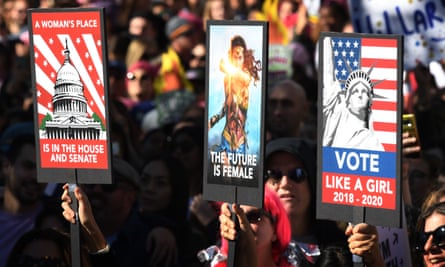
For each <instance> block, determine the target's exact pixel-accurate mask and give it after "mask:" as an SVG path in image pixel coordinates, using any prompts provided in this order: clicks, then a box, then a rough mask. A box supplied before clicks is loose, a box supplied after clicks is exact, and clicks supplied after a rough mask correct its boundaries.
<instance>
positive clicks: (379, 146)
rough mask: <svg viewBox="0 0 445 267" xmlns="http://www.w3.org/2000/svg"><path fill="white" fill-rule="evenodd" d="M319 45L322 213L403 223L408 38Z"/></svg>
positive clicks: (330, 37)
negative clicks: (405, 50) (401, 175)
mask: <svg viewBox="0 0 445 267" xmlns="http://www.w3.org/2000/svg"><path fill="white" fill-rule="evenodd" d="M319 42H320V43H319V45H320V74H319V75H320V76H319V81H322V82H320V86H319V101H320V103H321V105H320V108H319V121H320V122H321V123H320V126H319V127H320V128H319V138H318V141H319V142H318V166H320V168H319V170H318V192H319V194H318V195H317V217H319V218H328V219H334V220H341V221H350V222H353V223H359V222H367V223H370V224H374V225H381V226H395V227H400V224H401V221H400V219H401V216H400V204H401V194H400V183H399V182H398V181H399V166H400V164H399V163H400V149H399V147H400V142H399V140H400V138H399V137H400V134H401V132H400V128H401V127H398V125H400V123H401V122H400V121H401V101H400V100H401V88H402V87H401V86H400V85H401V82H402V79H401V77H402V60H401V55H402V49H401V45H402V38H401V36H396V35H370V34H368V35H364V34H346V33H344V34H336V33H323V34H322V35H321V37H320V41H319ZM351 207H352V208H351Z"/></svg>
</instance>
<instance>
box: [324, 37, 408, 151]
mask: <svg viewBox="0 0 445 267" xmlns="http://www.w3.org/2000/svg"><path fill="white" fill-rule="evenodd" d="M397 42H398V40H397V39H383V38H357V37H333V38H332V53H333V60H334V62H333V64H334V72H335V77H336V79H337V80H339V81H346V79H347V78H348V75H349V73H350V72H352V71H354V70H363V71H366V72H368V71H369V70H370V69H371V68H372V70H371V72H370V73H369V76H370V78H371V81H372V82H373V83H375V87H374V98H373V101H372V114H373V121H374V122H373V127H374V131H375V134H376V135H377V137H378V139H379V140H380V142H382V144H383V146H384V149H385V151H387V152H395V151H396V141H397V67H398V64H399V62H398V52H397V48H398V43H397ZM341 84H342V86H344V84H343V83H341Z"/></svg>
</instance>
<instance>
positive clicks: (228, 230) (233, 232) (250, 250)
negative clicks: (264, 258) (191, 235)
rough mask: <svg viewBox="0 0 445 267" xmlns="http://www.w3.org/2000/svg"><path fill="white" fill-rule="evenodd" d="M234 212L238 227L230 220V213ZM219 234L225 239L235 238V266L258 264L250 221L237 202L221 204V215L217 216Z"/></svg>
mask: <svg viewBox="0 0 445 267" xmlns="http://www.w3.org/2000/svg"><path fill="white" fill-rule="evenodd" d="M229 205H231V206H230V207H231V209H232V211H233V212H234V213H235V214H236V216H237V219H238V222H239V228H238V229H237V227H236V223H235V222H234V221H233V220H232V218H231V215H232V213H231V212H230V210H229ZM219 221H220V229H221V236H222V237H223V238H225V239H227V240H236V242H237V245H236V257H235V260H236V263H235V266H258V259H257V258H258V256H257V253H256V244H255V237H254V235H253V232H252V228H250V223H249V221H248V220H247V218H246V215H245V214H244V211H243V210H242V209H241V208H240V206H239V205H237V204H228V203H224V204H222V206H221V215H220V216H219Z"/></svg>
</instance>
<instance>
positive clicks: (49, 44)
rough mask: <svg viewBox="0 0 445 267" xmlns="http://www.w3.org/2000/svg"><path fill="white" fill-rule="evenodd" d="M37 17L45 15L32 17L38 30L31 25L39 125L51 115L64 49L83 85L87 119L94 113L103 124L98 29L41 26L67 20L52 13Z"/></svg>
mask: <svg viewBox="0 0 445 267" xmlns="http://www.w3.org/2000/svg"><path fill="white" fill-rule="evenodd" d="M90 13H91V12H90ZM87 14H88V12H87ZM92 15H94V13H92ZM40 16H45V14H39V13H35V14H33V19H34V21H35V22H33V23H35V25H39V26H40V27H36V26H35V25H34V24H33V35H32V38H33V39H32V41H33V55H34V71H35V85H36V88H35V90H36V96H37V99H38V107H37V109H38V113H39V122H38V124H39V126H40V124H41V122H42V119H43V117H44V116H45V115H47V114H52V113H53V107H52V97H53V95H54V85H55V82H56V76H57V72H58V71H59V69H60V67H61V66H62V64H63V62H64V58H65V56H64V50H65V49H66V48H68V50H69V52H70V62H71V64H72V65H73V66H74V68H75V69H76V70H77V71H78V73H79V76H80V79H81V81H82V84H83V86H84V95H85V97H86V99H87V103H88V115H89V116H90V117H91V116H92V115H93V114H96V115H97V116H98V117H99V118H100V119H101V120H102V122H103V123H105V114H106V112H105V90H104V75H103V73H104V72H103V67H104V66H103V62H102V54H103V53H102V49H103V47H102V46H103V44H102V41H101V32H100V28H98V29H94V30H92V29H86V30H85V29H79V28H74V29H71V28H69V27H66V28H62V29H61V28H51V27H49V26H48V27H43V26H44V25H60V24H61V23H62V22H63V21H69V20H68V19H69V17H67V14H66V13H65V14H62V15H59V14H58V13H54V14H53V15H52V16H49V17H48V14H46V18H43V17H40ZM60 16H62V17H60ZM73 21H74V20H73ZM37 23H38V24H37ZM44 23H47V24H44Z"/></svg>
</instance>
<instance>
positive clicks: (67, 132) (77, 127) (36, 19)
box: [28, 8, 111, 183]
mask: <svg viewBox="0 0 445 267" xmlns="http://www.w3.org/2000/svg"><path fill="white" fill-rule="evenodd" d="M28 17H29V21H28V24H29V29H30V38H29V39H30V56H31V67H32V78H33V79H32V80H33V88H34V90H35V92H34V113H35V115H34V119H35V121H36V129H35V131H36V141H37V170H38V180H39V181H40V182H76V183H77V182H79V183H111V173H110V169H111V168H110V159H111V158H110V157H111V155H110V145H109V144H110V137H109V131H108V130H109V123H108V109H107V107H108V97H107V95H108V94H107V88H108V77H107V72H106V69H107V68H106V66H107V65H106V62H107V53H106V51H107V50H106V40H105V22H104V10H103V9H93V8H92V9H74V8H73V9H70V8H69V9H30V10H29V11H28ZM74 177H78V180H76V181H74V180H73V181H71V180H69V179H74Z"/></svg>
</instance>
